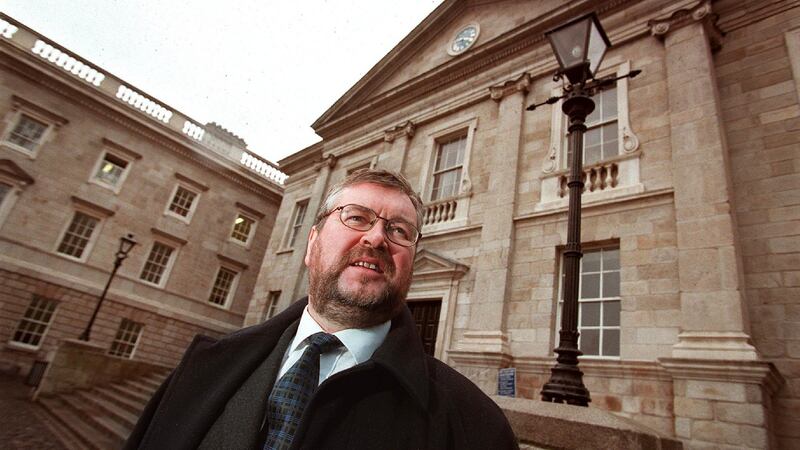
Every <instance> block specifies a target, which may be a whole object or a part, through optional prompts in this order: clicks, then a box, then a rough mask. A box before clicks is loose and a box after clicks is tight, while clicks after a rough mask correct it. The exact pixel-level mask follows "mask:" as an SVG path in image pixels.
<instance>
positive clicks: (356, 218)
mask: <svg viewBox="0 0 800 450" xmlns="http://www.w3.org/2000/svg"><path fill="white" fill-rule="evenodd" d="M344 220H345V222H347V223H352V224H363V223H369V220H367V218H366V216H360V215H358V214H351V215H349V216H347V217H346V218H345V219H344Z"/></svg>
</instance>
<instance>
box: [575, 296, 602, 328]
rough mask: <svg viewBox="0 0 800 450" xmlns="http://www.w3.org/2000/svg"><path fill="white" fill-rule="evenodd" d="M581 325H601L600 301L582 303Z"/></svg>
mask: <svg viewBox="0 0 800 450" xmlns="http://www.w3.org/2000/svg"><path fill="white" fill-rule="evenodd" d="M580 305H581V326H582V327H597V326H600V305H601V303H600V302H591V303H581V304H580Z"/></svg>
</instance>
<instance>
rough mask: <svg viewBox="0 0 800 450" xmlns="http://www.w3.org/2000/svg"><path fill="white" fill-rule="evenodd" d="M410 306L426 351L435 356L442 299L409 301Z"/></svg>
mask: <svg viewBox="0 0 800 450" xmlns="http://www.w3.org/2000/svg"><path fill="white" fill-rule="evenodd" d="M408 308H409V309H411V315H412V316H413V317H414V323H415V324H416V325H417V333H419V337H420V339H422V346H423V347H425V353H427V354H429V355H431V356H433V352H434V351H435V350H436V332H437V331H438V330H439V311H440V310H441V309H442V301H441V300H426V301H421V302H408Z"/></svg>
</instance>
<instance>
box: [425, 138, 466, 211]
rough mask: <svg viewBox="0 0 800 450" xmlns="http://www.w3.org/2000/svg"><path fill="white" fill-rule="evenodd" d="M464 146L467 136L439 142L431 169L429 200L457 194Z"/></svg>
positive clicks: (462, 164)
mask: <svg viewBox="0 0 800 450" xmlns="http://www.w3.org/2000/svg"><path fill="white" fill-rule="evenodd" d="M466 148H467V136H460V137H457V138H455V139H450V140H448V141H446V142H442V143H440V144H439V148H438V149H437V152H436V163H435V165H434V169H433V190H432V191H431V201H436V200H439V199H443V198H448V197H454V196H455V195H456V194H458V191H459V186H461V174H462V169H463V166H464V150H465V149H466Z"/></svg>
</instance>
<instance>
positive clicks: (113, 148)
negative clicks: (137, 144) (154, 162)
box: [89, 138, 142, 194]
mask: <svg viewBox="0 0 800 450" xmlns="http://www.w3.org/2000/svg"><path fill="white" fill-rule="evenodd" d="M103 145H104V148H103V151H102V152H101V153H100V157H99V158H98V159H97V162H95V164H94V167H93V168H92V172H91V173H90V174H89V182H90V183H94V184H96V185H98V186H102V187H104V188H106V189H110V190H112V191H114V193H115V194H119V191H120V190H121V189H122V185H123V184H125V180H126V179H127V178H128V174H130V172H131V170H132V167H133V163H134V161H135V160H137V159H141V158H142V155H140V154H138V153H136V152H134V151H132V150H129V149H127V148H125V147H123V146H121V145H119V144H116V143H114V142H113V141H111V140H109V139H105V138H104V139H103ZM107 155H111V156H113V157H115V158H117V159H120V160H122V161H124V162H125V163H126V166H125V168H124V169H123V170H122V173H121V174H120V176H119V179H118V180H117V182H116V184H113V185H112V184H110V183H107V182H106V181H104V180H102V179H100V178H98V177H97V173H98V172H99V171H100V167H102V165H103V162H104V161H105V160H106V156H107Z"/></svg>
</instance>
